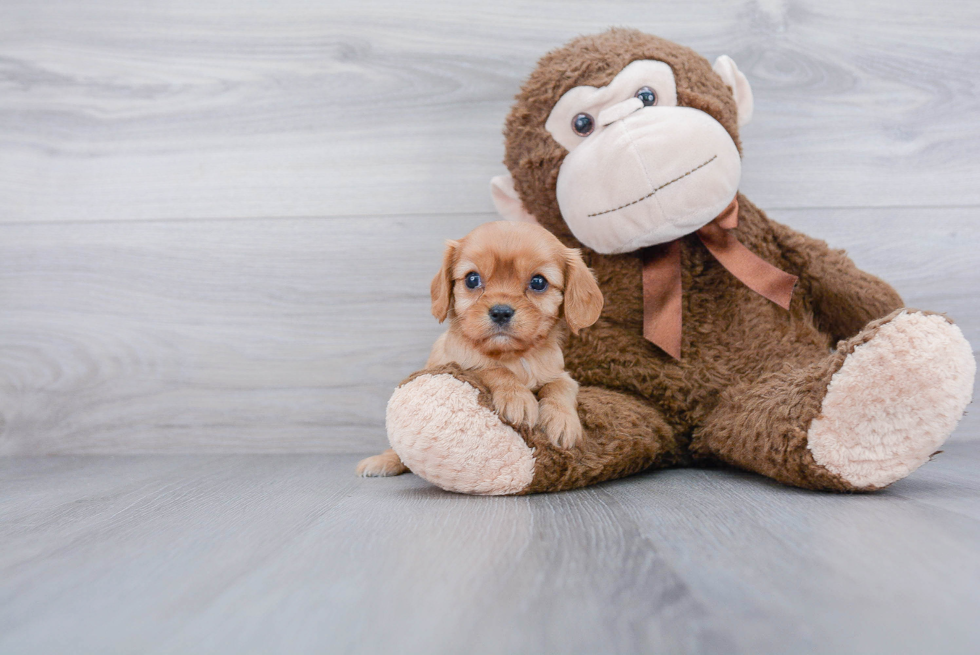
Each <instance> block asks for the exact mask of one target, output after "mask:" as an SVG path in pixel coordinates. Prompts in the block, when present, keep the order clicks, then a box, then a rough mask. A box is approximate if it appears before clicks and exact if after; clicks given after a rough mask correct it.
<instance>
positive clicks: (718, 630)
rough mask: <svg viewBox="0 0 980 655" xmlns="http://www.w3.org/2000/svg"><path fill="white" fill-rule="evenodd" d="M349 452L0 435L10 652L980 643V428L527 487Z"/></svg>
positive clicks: (927, 649) (915, 648)
mask: <svg viewBox="0 0 980 655" xmlns="http://www.w3.org/2000/svg"><path fill="white" fill-rule="evenodd" d="M355 461H356V457H353V456H343V455H209V456H162V455H158V456H128V457H105V456H78V457H64V456H62V457H40V458H6V459H0V525H2V526H3V530H2V533H0V652H2V653H55V652H65V653H145V652H153V653H158V652H159V653H271V652H280V653H349V652H352V653H621V652H630V653H655V652H656V653H747V654H759V653H944V654H952V653H976V652H978V647H980V621H977V608H978V607H980V584H978V582H980V556H978V554H980V497H978V496H980V443H977V442H967V443H956V444H953V445H951V446H950V447H949V448H948V449H947V450H946V452H944V453H942V454H941V455H939V456H938V457H937V459H936V461H934V462H931V463H929V464H928V465H926V466H925V467H923V468H922V469H920V470H919V471H918V472H917V473H915V474H913V475H912V477H910V478H907V479H905V480H902V481H900V482H898V483H896V484H895V485H894V486H893V487H891V488H890V489H888V490H886V491H884V492H882V493H878V494H873V495H860V496H845V495H836V494H822V493H814V492H807V491H799V490H795V489H789V488H786V487H782V486H780V485H777V484H774V483H771V482H768V481H767V480H765V479H762V478H759V477H756V476H752V475H749V474H745V473H741V472H734V471H727V470H707V471H705V470H691V469H688V470H673V471H662V472H655V473H648V474H643V475H639V476H636V477H633V478H629V479H626V480H620V481H616V482H612V483H608V484H603V485H600V486H597V487H593V488H589V489H584V490H580V491H573V492H567V493H561V494H552V495H539V496H531V497H522V498H481V497H469V496H460V495H455V494H449V493H446V492H443V491H440V490H438V489H436V488H434V487H431V486H429V485H427V484H425V483H424V482H422V481H421V480H419V479H418V478H416V477H414V476H412V475H406V476H402V477H400V478H395V479H387V480H384V479H359V478H355V477H354V476H352V475H351V471H352V468H353V466H354V463H355Z"/></svg>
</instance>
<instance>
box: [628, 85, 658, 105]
mask: <svg viewBox="0 0 980 655" xmlns="http://www.w3.org/2000/svg"><path fill="white" fill-rule="evenodd" d="M633 95H634V96H635V97H637V98H639V99H640V101H641V102H642V103H643V106H644V107H652V106H653V105H655V104H657V92H656V91H654V90H653V89H651V88H650V87H648V86H645V87H643V88H642V89H640V90H639V91H637V92H636V93H634V94H633Z"/></svg>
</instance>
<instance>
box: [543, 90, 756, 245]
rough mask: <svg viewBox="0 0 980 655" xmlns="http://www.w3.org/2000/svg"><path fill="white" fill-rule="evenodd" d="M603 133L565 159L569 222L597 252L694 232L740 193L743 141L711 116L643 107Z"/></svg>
mask: <svg viewBox="0 0 980 655" xmlns="http://www.w3.org/2000/svg"><path fill="white" fill-rule="evenodd" d="M602 127H603V128H604V129H602V131H601V132H598V133H596V134H593V135H591V136H589V137H588V138H586V139H584V140H583V141H582V143H581V144H580V145H579V146H578V147H576V148H575V149H574V150H573V151H571V152H570V153H569V154H568V155H567V156H566V157H565V160H564V162H563V163H562V165H561V169H560V171H559V174H558V185H557V197H558V206H559V208H560V209H561V213H562V217H563V218H564V219H565V222H566V223H567V224H568V227H569V229H571V231H572V233H573V234H574V235H575V237H576V238H577V239H578V240H579V241H581V242H582V243H583V244H585V245H586V246H588V247H590V248H592V249H593V250H595V251H596V252H600V253H604V254H612V253H624V252H632V251H634V250H639V249H640V248H645V247H647V246H652V245H656V244H659V243H666V242H668V241H672V240H674V239H677V238H680V237H682V236H684V235H686V234H690V233H692V232H694V231H695V230H697V229H698V228H701V227H703V226H704V225H707V224H708V223H709V222H711V221H712V220H713V219H714V218H715V216H717V215H718V214H719V213H721V212H722V210H724V209H725V207H726V206H728V204H729V203H730V202H731V201H732V198H734V197H735V194H736V193H737V191H738V185H739V182H740V180H741V174H742V165H741V159H740V157H739V154H738V149H737V148H736V147H735V142H734V141H732V138H731V137H730V136H729V134H728V132H727V131H726V130H725V128H724V127H722V125H721V123H719V122H718V121H716V120H715V119H714V118H712V117H711V116H709V115H708V114H706V113H705V112H703V111H699V110H697V109H692V108H690V107H656V106H654V107H643V108H640V109H636V110H634V111H632V112H629V113H627V115H625V116H624V117H623V118H619V119H618V120H615V121H613V122H611V123H610V124H608V125H604V126H602Z"/></svg>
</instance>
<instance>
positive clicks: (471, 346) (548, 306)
mask: <svg viewBox="0 0 980 655" xmlns="http://www.w3.org/2000/svg"><path fill="white" fill-rule="evenodd" d="M431 293H432V314H433V315H434V316H435V317H436V318H437V319H439V322H440V323H442V322H443V321H445V320H446V319H449V329H448V330H447V331H446V332H445V333H444V334H443V335H442V336H440V337H439V338H438V339H437V340H436V343H435V345H434V346H433V347H432V353H431V354H430V355H429V360H428V361H427V362H426V367H427V368H429V367H433V366H440V365H442V364H448V363H450V362H453V363H456V364H458V365H459V366H461V367H462V368H464V369H466V370H469V371H474V372H476V373H477V375H478V376H479V377H480V378H481V379H482V380H483V382H484V384H486V386H487V387H488V388H489V389H490V392H491V396H492V399H493V405H494V407H495V409H496V410H497V413H498V414H500V416H502V417H503V418H504V419H505V420H507V421H508V422H510V423H512V424H515V425H527V426H535V425H539V426H540V427H541V429H542V430H543V431H544V432H545V434H546V435H547V436H548V438H549V439H550V440H551V442H552V443H554V444H555V445H558V446H561V447H564V448H569V447H571V446H573V445H574V444H575V442H576V441H578V440H579V438H581V436H582V424H581V422H580V421H579V418H578V410H577V396H578V384H577V383H576V382H575V380H573V379H572V378H571V376H570V375H568V373H566V372H565V360H564V357H563V356H562V345H563V344H564V342H565V339H566V337H567V332H568V330H571V331H572V333H573V334H577V333H578V331H579V330H581V329H582V328H585V327H588V326H590V325H592V324H593V323H595V322H596V321H597V320H598V318H599V313H600V312H601V311H602V292H601V291H600V290H599V285H598V284H596V281H595V278H594V277H593V276H592V273H591V271H589V269H588V268H587V267H586V266H585V262H583V261H582V256H581V255H580V254H579V251H578V250H575V249H573V248H566V247H565V246H564V245H562V243H561V242H560V241H559V240H558V239H557V238H556V237H555V236H554V235H553V234H551V233H550V232H548V231H547V230H545V229H544V228H543V227H540V226H538V225H534V224H532V223H513V222H507V221H500V222H496V223H486V224H484V225H481V226H480V227H478V228H476V229H475V230H473V231H472V232H470V233H469V234H468V235H466V236H465V237H463V239H461V240H459V241H448V242H447V243H446V252H445V254H444V256H443V261H442V268H441V269H440V271H439V273H437V274H436V276H435V279H433V280H432V288H431ZM535 392H537V397H535ZM407 470H408V469H407V468H406V467H405V465H404V464H402V462H401V460H399V459H398V455H396V454H395V451H393V450H391V449H388V450H386V451H385V452H383V453H381V454H380V455H376V456H374V457H369V458H367V459H365V460H362V461H361V462H360V464H358V466H357V473H358V474H359V475H365V476H387V475H399V474H401V473H404V472H406V471H407Z"/></svg>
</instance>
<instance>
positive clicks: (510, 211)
mask: <svg viewBox="0 0 980 655" xmlns="http://www.w3.org/2000/svg"><path fill="white" fill-rule="evenodd" d="M490 198H491V199H492V200H493V206H494V207H496V208H497V213H498V214H500V215H501V216H503V217H504V218H506V219H507V220H508V221H517V222H519V223H537V222H538V219H536V218H534V216H533V215H531V213H530V212H528V211H527V210H526V209H524V204H523V203H522V202H521V199H520V197H518V195H517V190H516V189H515V188H514V178H512V177H511V176H510V173H507V175H498V176H496V177H495V178H493V179H491V180H490Z"/></svg>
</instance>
